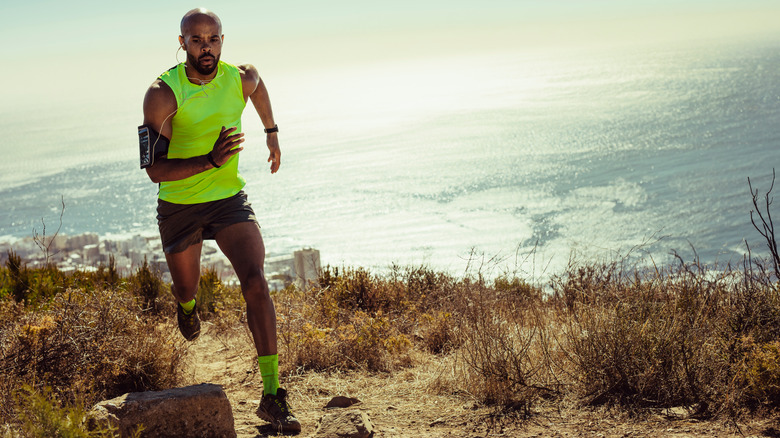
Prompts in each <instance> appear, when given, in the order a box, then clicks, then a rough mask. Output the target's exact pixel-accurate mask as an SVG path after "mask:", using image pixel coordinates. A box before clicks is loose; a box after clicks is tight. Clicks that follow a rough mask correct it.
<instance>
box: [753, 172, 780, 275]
mask: <svg viewBox="0 0 780 438" xmlns="http://www.w3.org/2000/svg"><path fill="white" fill-rule="evenodd" d="M774 186H775V169H772V184H771V185H770V186H769V190H767V192H766V194H764V211H763V212H762V211H761V207H759V196H758V189H755V190H754V189H753V184H752V183H751V182H750V178H748V187H749V188H750V195H751V196H752V198H753V207H755V210H750V222H751V223H752V224H753V227H754V228H755V229H756V231H758V234H760V235H761V237H763V238H764V240H766V246H767V247H768V248H769V253H770V254H771V255H772V262H773V264H774V271H775V277H776V278H778V279H780V253H779V252H778V249H777V239H776V238H775V226H774V223H773V222H772V213H771V211H770V209H769V207H770V206H771V205H772V201H773V200H774V198H773V197H770V196H769V195H770V193H772V189H773V188H774ZM753 213H755V214H756V216H758V219H759V220H760V221H761V225H760V226H759V224H757V223H756V218H755V216H754V215H753Z"/></svg>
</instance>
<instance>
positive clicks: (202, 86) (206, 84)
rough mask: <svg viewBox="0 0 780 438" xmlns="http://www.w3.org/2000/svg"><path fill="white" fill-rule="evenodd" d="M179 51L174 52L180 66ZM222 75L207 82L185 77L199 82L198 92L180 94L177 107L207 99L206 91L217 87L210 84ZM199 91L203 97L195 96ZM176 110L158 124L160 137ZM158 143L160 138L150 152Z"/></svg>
mask: <svg viewBox="0 0 780 438" xmlns="http://www.w3.org/2000/svg"><path fill="white" fill-rule="evenodd" d="M179 50H181V47H179V49H178V50H176V65H178V64H181V62H180V61H179ZM224 74H225V72H220V73H219V74H218V75H217V76H215V77H213V78H211V79H209V80H208V81H204V80H202V79H200V78H192V77H189V76H187V79H189V80H190V81H193V82H194V81H198V82H200V90H199V91H196V92H194V93H192V94H191V95H189V96H184V95H183V92H182V95H181V96H179V100H180V102H179V106H181V105H183V104H184V102H186V101H188V100H190V99H205V98H208V97H209V94H208V91H209V90H214V89H215V88H217V86H216V85H213V84H212V82H214V80H215V79H217V78H220V77H222V75H224ZM200 91H202V92H203V95H202V96H196V94H198V93H199V92H200ZM178 110H179V109H178V108H176V109H175V110H173V112H172V113H170V114H168V116H167V117H165V119H163V121H162V123H160V130H159V131H157V132H159V133H161V134H160V135H162V129H163V126H165V122H167V121H168V119H170V118H171V117H172V116H173V115H174V114H176V111H178ZM158 141H160V137H157V139H156V140H155V141H154V144H152V150H154V147H155V146H157V142H158Z"/></svg>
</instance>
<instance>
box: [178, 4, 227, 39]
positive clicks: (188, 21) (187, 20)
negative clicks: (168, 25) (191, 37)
mask: <svg viewBox="0 0 780 438" xmlns="http://www.w3.org/2000/svg"><path fill="white" fill-rule="evenodd" d="M204 22H208V23H209V24H216V25H217V27H218V28H219V33H220V34H222V21H220V19H219V17H217V14H215V13H213V12H211V11H209V10H208V9H205V8H195V9H193V10H191V11H189V12H187V13H186V14H184V17H182V19H181V25H180V26H181V34H182V35H184V36H186V35H188V34H191V29H192V27H193V26H194V25H196V24H199V23H204Z"/></svg>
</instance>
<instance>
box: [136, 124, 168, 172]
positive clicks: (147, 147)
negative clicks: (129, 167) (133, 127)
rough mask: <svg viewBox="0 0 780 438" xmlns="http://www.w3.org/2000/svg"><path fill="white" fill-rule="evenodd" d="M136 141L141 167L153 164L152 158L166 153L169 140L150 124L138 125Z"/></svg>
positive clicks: (154, 158)
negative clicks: (139, 152) (138, 147)
mask: <svg viewBox="0 0 780 438" xmlns="http://www.w3.org/2000/svg"><path fill="white" fill-rule="evenodd" d="M138 143H139V146H140V149H141V169H146V168H147V167H150V166H151V165H153V164H154V160H156V159H158V158H160V157H162V156H164V155H167V154H168V146H169V145H170V143H171V142H170V140H168V139H167V138H166V137H165V136H164V135H161V134H160V133H159V132H157V131H155V130H154V128H152V125H141V126H139V127H138Z"/></svg>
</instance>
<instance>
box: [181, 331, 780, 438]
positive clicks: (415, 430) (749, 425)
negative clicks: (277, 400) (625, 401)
mask: <svg viewBox="0 0 780 438" xmlns="http://www.w3.org/2000/svg"><path fill="white" fill-rule="evenodd" d="M282 360H284V359H283V358H282ZM187 362H188V369H189V371H188V373H187V376H186V380H185V382H184V383H185V384H197V383H215V384H219V385H222V387H223V388H224V389H225V392H226V393H227V395H228V398H229V399H230V402H231V405H232V407H233V415H234V417H235V426H236V432H237V433H238V437H239V438H256V437H268V436H277V435H276V433H275V431H274V430H272V429H271V428H270V427H269V426H268V425H267V423H265V422H264V421H263V420H260V419H259V418H257V417H256V416H255V414H254V411H255V409H256V407H257V404H258V402H259V399H260V397H261V395H262V380H261V378H260V375H259V373H258V370H257V363H256V361H255V355H254V348H253V347H252V346H251V344H250V340H249V334H248V332H246V331H240V330H227V329H224V328H219V329H217V328H215V326H213V325H211V324H209V323H204V332H203V334H202V335H201V337H200V339H198V340H196V341H195V342H193V343H191V344H190V345H189V349H188V351H187ZM416 362H419V364H418V365H416V366H415V367H414V368H411V369H405V370H400V371H397V372H394V373H391V374H369V373H363V372H350V373H340V372H331V373H322V372H318V373H313V372H306V373H298V374H297V375H293V376H290V377H285V378H283V381H282V386H283V387H285V388H286V389H287V390H288V392H289V394H290V403H291V405H292V409H293V413H294V414H295V415H296V416H297V417H298V419H299V420H300V421H301V424H302V426H303V431H302V433H301V434H300V436H301V437H308V436H314V434H315V431H316V430H317V425H318V421H319V420H320V418H321V417H322V416H323V415H324V414H325V413H327V412H328V410H327V409H325V408H324V406H325V405H326V404H327V403H328V401H330V400H331V399H332V398H333V397H335V396H347V397H354V398H357V399H359V400H361V403H360V404H358V405H355V406H353V407H352V408H350V409H360V410H362V411H364V412H366V413H368V415H369V417H370V418H371V421H372V422H373V424H374V437H376V438H382V437H386V438H390V437H392V438H401V437H434V438H435V437H464V438H465V437H539V438H541V437H602V438H613V437H614V438H622V437H676V438H689V437H715V438H725V437H780V419H779V418H758V419H753V420H749V421H744V422H736V423H735V422H727V421H697V420H694V419H687V418H684V413H683V412H682V411H673V412H665V411H659V412H658V413H656V414H650V415H647V416H646V417H645V418H643V419H641V420H637V419H631V418H628V417H627V416H626V415H624V414H621V413H619V412H618V413H616V412H614V411H613V412H609V411H605V410H589V409H562V408H560V407H559V406H557V405H556V406H548V407H539V408H535V410H534V412H533V414H532V415H531V416H530V418H527V419H521V418H519V417H517V416H515V417H512V416H497V415H495V414H494V412H493V411H492V410H491V409H490V408H486V407H481V406H478V405H476V404H475V403H474V402H473V401H472V400H469V399H467V398H463V397H456V396H452V395H440V394H437V393H436V392H435V391H434V390H433V389H432V387H433V385H432V382H434V381H435V379H436V377H437V375H438V374H439V373H440V372H441V368H442V367H441V366H439V365H438V361H437V360H436V358H434V357H430V358H421V359H420V360H419V361H416ZM281 368H282V369H284V365H283V364H281ZM675 414H677V415H675Z"/></svg>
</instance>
